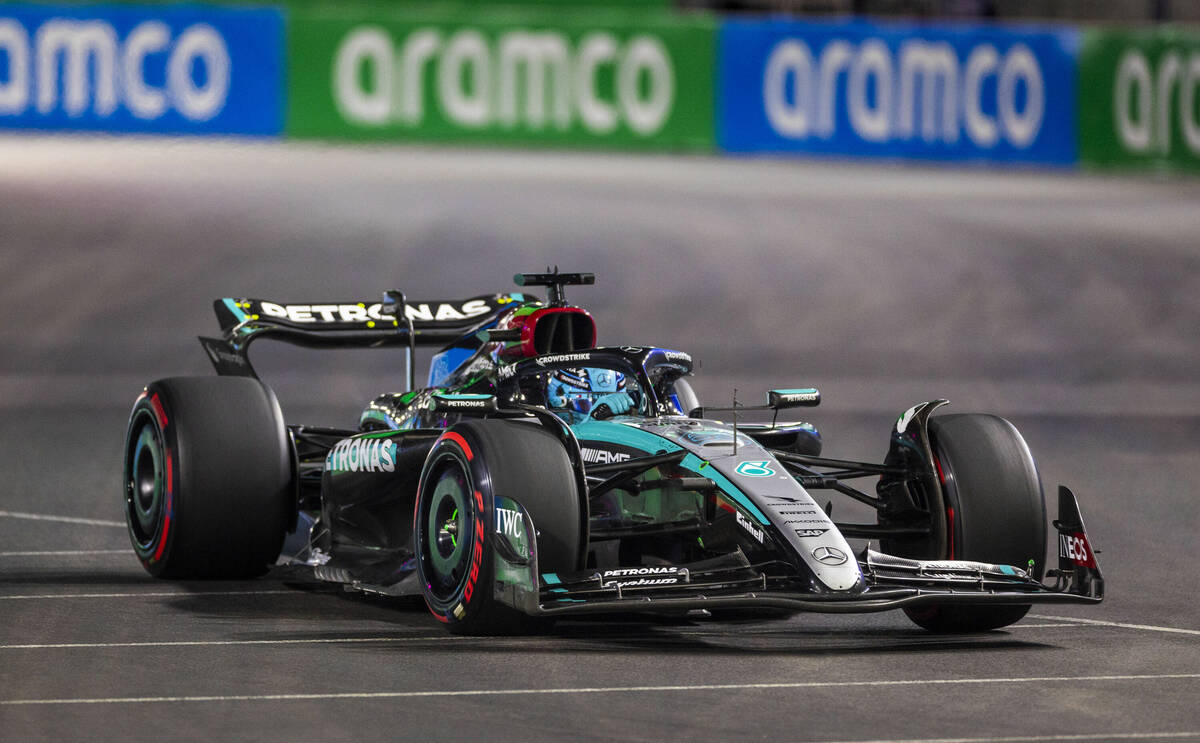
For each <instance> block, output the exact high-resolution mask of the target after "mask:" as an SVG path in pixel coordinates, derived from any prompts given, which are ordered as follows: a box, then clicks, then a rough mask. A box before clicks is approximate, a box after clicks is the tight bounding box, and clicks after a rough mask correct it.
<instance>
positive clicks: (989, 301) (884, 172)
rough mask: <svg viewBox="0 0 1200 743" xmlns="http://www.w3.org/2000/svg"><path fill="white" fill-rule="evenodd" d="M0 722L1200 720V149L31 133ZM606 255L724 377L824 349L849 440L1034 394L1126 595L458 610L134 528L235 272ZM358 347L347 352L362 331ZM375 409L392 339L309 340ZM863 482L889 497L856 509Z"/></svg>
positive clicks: (834, 410) (638, 295)
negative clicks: (830, 153)
mask: <svg viewBox="0 0 1200 743" xmlns="http://www.w3.org/2000/svg"><path fill="white" fill-rule="evenodd" d="M0 164H2V165H0V271H2V272H3V276H4V284H3V286H4V289H3V292H2V294H0V312H2V313H3V317H4V318H5V323H4V325H3V327H2V328H0V349H2V352H0V441H2V442H3V446H2V447H0V472H2V473H3V478H2V484H0V488H2V489H0V740H3V741H5V742H6V743H7V741H14V742H16V741H40V740H98V741H103V740H118V739H120V740H127V739H130V738H136V739H164V740H202V741H214V740H256V741H275V740H278V741H300V740H303V741H308V740H313V741H317V740H321V741H349V740H354V741H370V740H429V741H442V740H445V741H462V740H555V741H558V740H565V739H576V740H649V741H664V740H695V741H708V740H712V741H724V740H734V739H737V740H742V739H745V740H789V741H867V740H872V741H901V740H913V739H920V740H960V741H971V742H973V743H982V741H1060V740H1087V741H1095V740H1158V739H1172V740H1175V739H1192V740H1197V739H1200V608H1198V603H1197V596H1198V595H1200V577H1198V573H1197V571H1196V569H1195V564H1196V562H1197V551H1196V544H1197V541H1196V536H1195V534H1196V531H1197V527H1198V526H1200V506H1198V503H1200V499H1198V498H1197V497H1196V483H1197V482H1200V383H1198V382H1197V378H1198V376H1200V375H1198V372H1200V335H1198V334H1197V331H1196V328H1197V327H1200V251H1198V249H1197V235H1200V183H1197V182H1195V181H1180V180H1154V179H1144V178H1135V177H1120V178H1108V177H1095V176H1085V175H1072V174H1056V173H1050V174H1047V173H1010V174H995V173H988V172H981V171H974V170H941V169H921V168H912V167H895V168H892V167H864V166H860V165H847V164H844V163H836V162H816V163H814V162H769V161H756V160H714V159H708V158H690V157H649V158H625V157H616V156H600V155H595V156H591V155H584V156H577V155H563V154H553V153H520V154H511V153H510V154H502V153H494V152H489V151H482V150H475V151H453V152H452V151H440V150H422V149H407V148H389V149H376V150H370V149H367V150H348V149H338V148H331V147H322V146H298V145H286V146H280V145H266V144H261V145H260V144H245V143H241V144H231V143H227V142H219V141H213V142H193V143H188V144H175V143H168V142H164V141H161V140H147V141H139V140H108V139H80V140H73V141H67V140H55V139H40V138H32V137H28V138H27V137H22V138H10V139H3V140H0ZM554 264H558V265H560V266H561V267H562V268H563V269H564V270H590V271H595V272H596V273H597V276H598V281H597V285H596V286H595V287H594V288H576V289H574V290H573V291H572V292H571V294H570V296H571V297H572V298H573V299H575V300H577V301H579V302H581V303H584V304H586V305H587V306H589V307H590V308H591V309H592V310H593V312H594V314H595V316H596V318H597V321H598V324H599V327H600V335H601V342H611V343H626V342H628V343H639V344H647V343H657V344H660V345H666V346H673V347H677V348H681V349H686V350H689V351H691V352H693V353H694V354H695V355H696V356H697V357H698V358H699V359H700V360H701V361H702V364H703V366H702V369H701V373H700V375H699V376H698V377H697V387H698V389H699V391H700V393H701V395H702V397H703V398H705V399H707V400H722V399H726V398H727V397H729V396H731V395H732V393H733V389H734V387H736V388H737V389H738V394H739V396H740V399H747V398H753V397H755V396H757V395H758V394H760V393H761V391H762V390H763V389H765V388H767V387H770V386H782V385H786V386H794V385H809V384H811V385H814V386H818V387H820V388H821V389H822V391H823V393H824V399H825V401H824V403H823V404H822V407H821V408H819V409H817V410H815V411H812V416H811V417H812V419H813V420H814V421H815V422H816V423H818V425H819V426H820V427H821V429H822V432H823V434H824V437H825V442H826V451H827V452H829V453H831V454H833V455H841V456H847V457H861V458H878V457H879V456H881V455H882V453H883V451H884V448H885V445H886V430H887V427H888V425H889V424H890V423H891V422H892V421H893V420H894V419H895V416H896V415H897V414H898V413H899V412H900V411H901V410H903V409H904V408H906V407H908V406H909V405H912V404H913V403H915V402H918V401H920V400H923V399H930V398H934V397H948V398H950V399H951V400H952V402H953V404H954V407H953V410H956V411H967V410H986V411H991V412H996V413H999V414H1001V415H1005V416H1007V417H1009V418H1010V419H1012V420H1013V421H1014V422H1015V423H1016V424H1017V425H1018V427H1019V428H1020V429H1021V430H1022V431H1023V432H1024V434H1025V436H1026V438H1027V439H1028V441H1029V443H1030V446H1031V448H1032V450H1033V452H1034V454H1035V456H1036V457H1037V459H1038V462H1039V465H1040V468H1041V471H1042V476H1043V480H1044V482H1045V483H1046V485H1047V486H1048V487H1047V490H1049V491H1050V492H1053V491H1052V486H1053V485H1054V484H1056V483H1059V482H1064V483H1068V484H1070V485H1071V486H1073V487H1074V489H1075V490H1076V492H1077V493H1078V494H1079V496H1080V500H1081V503H1082V507H1083V511H1084V516H1085V518H1086V519H1087V522H1088V527H1089V530H1090V532H1091V534H1092V537H1093V541H1094V543H1095V545H1096V546H1097V547H1098V548H1100V549H1101V550H1103V554H1101V556H1100V560H1101V564H1102V566H1103V568H1104V570H1105V574H1106V577H1107V579H1108V589H1109V598H1108V600H1106V602H1105V603H1104V604H1103V605H1101V606H1100V607H1095V608H1068V607H1058V608H1040V609H1035V610H1034V611H1033V612H1032V613H1031V615H1030V616H1029V617H1027V618H1026V619H1025V620H1023V621H1022V622H1020V623H1019V624H1017V625H1014V626H1013V627H1010V628H1007V629H1005V630H1002V631H997V632H991V633H987V634H983V635H973V636H948V637H945V636H943V637H939V636H932V635H929V634H926V633H924V632H922V631H920V630H918V629H917V628H915V627H914V626H912V625H910V624H909V623H908V621H907V620H906V619H905V618H904V616H903V615H902V614H899V613H897V612H891V613H885V614H877V615H865V616H842V617H838V616H822V615H809V616H797V617H793V618H790V619H785V620H780V621H771V622H767V621H747V622H742V623H735V624H716V623H705V622H674V623H670V622H662V621H659V622H651V621H632V620H622V621H621V622H617V623H602V622H594V621H587V622H584V621H564V622H561V623H560V624H559V626H558V628H557V630H556V632H555V633H554V634H553V635H551V636H548V637H538V638H517V639H470V638H468V639H463V638H455V637H450V636H448V635H445V634H443V632H442V630H441V628H440V627H439V626H438V624H437V622H436V621H434V620H433V619H432V617H430V616H429V615H428V614H427V613H426V612H425V611H424V609H423V608H422V607H421V606H420V605H419V604H418V603H412V602H403V601H401V602H396V601H391V602H387V601H381V600H373V599H369V598H363V597H357V596H354V595H348V594H343V593H341V592H340V591H338V590H331V589H330V588H329V587H327V586H322V585H316V586H314V585H310V584H302V583H296V582H294V581H292V580H289V579H287V578H286V577H285V576H281V575H272V576H268V577H267V578H266V579H263V580H258V581H251V582H238V583H169V582H159V581H155V580H153V579H151V578H149V577H148V576H146V575H145V574H144V573H143V572H142V570H141V568H140V567H139V566H138V565H137V563H136V561H135V560H134V558H133V556H132V553H131V552H130V550H129V547H128V544H127V540H126V537H125V533H124V531H123V529H122V526H121V523H120V521H121V512H120V505H119V502H120V484H119V480H120V462H119V460H120V449H121V438H122V436H123V431H124V425H125V419H126V416H127V414H128V409H129V405H130V403H131V401H132V399H133V397H134V395H135V394H136V392H137V391H138V389H139V387H140V385H141V384H143V383H144V382H146V381H149V380H151V379H154V378H157V377H162V376H172V375H178V374H204V373H209V371H208V369H206V362H205V359H204V357H203V354H202V353H201V351H200V348H199V346H198V344H196V343H195V340H194V336H195V335H197V334H200V333H210V332H212V331H213V330H214V329H215V321H214V319H213V317H212V315H211V309H210V303H211V301H212V299H214V298H217V297H221V296H231V295H233V296H236V295H242V294H245V295H251V296H259V297H263V298H267V299H281V300H286V301H313V302H316V301H329V300H333V301H338V300H346V299H354V300H357V299H367V298H371V297H374V296H376V294H377V292H378V291H380V290H381V289H384V288H391V287H398V288H402V289H404V290H405V291H406V292H408V294H409V295H410V296H411V297H414V298H420V299H426V298H427V299H442V298H446V299H450V298H459V297H462V298H465V297H469V296H472V295H475V294H481V293H490V292H494V291H502V290H506V289H507V288H509V284H508V281H509V278H508V277H509V276H510V275H511V274H512V273H513V272H515V271H529V270H537V269H540V268H543V267H545V266H546V265H554ZM334 356H336V359H335V358H334ZM259 366H260V367H261V368H262V370H263V372H264V376H267V377H268V379H269V380H270V381H272V382H273V384H274V385H275V386H276V388H277V389H278V390H279V394H280V397H281V399H282V400H283V403H284V407H285V412H286V413H287V415H288V417H289V419H290V420H293V421H304V422H313V423H333V424H343V425H348V424H350V423H352V422H353V420H354V419H355V417H356V413H357V410H358V408H359V407H360V406H361V404H362V403H363V402H364V401H365V400H366V399H367V398H368V397H370V396H371V395H373V394H374V393H376V392H379V391H382V390H383V389H385V388H389V387H391V388H397V387H398V386H399V385H400V384H401V378H402V364H401V363H400V361H399V359H396V358H394V357H392V356H387V355H381V354H379V353H375V354H360V353H357V352H356V353H349V354H332V355H322V356H320V358H319V359H317V360H314V359H313V352H292V351H289V350H280V351H279V352H278V353H277V354H276V353H273V354H271V356H270V358H266V355H264V357H263V358H261V359H260V360H259ZM839 509H843V506H842V505H840V503H839V504H837V505H835V511H834V513H835V515H843V516H849V515H853V514H854V511H853V509H845V510H841V511H840V513H839Z"/></svg>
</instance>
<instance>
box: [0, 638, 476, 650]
mask: <svg viewBox="0 0 1200 743" xmlns="http://www.w3.org/2000/svg"><path fill="white" fill-rule="evenodd" d="M474 639H478V638H474V637H460V636H457V635H450V634H444V635H429V636H428V637H412V636H409V637H318V638H300V639H290V640H162V641H145V642H54V643H36V644H35V643H30V644H25V645H0V650H59V649H62V650H75V649H80V648H174V647H209V646H216V645H339V644H343V643H344V644H351V643H360V642H442V641H443V640H450V641H454V640H474Z"/></svg>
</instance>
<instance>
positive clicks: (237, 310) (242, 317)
mask: <svg viewBox="0 0 1200 743" xmlns="http://www.w3.org/2000/svg"><path fill="white" fill-rule="evenodd" d="M221 301H222V302H224V303H225V306H226V307H227V308H228V309H229V311H230V312H232V313H233V316H234V317H236V318H237V321H238V322H245V321H246V313H245V312H242V308H241V307H238V306H237V302H234V301H233V300H232V299H222V300H221Z"/></svg>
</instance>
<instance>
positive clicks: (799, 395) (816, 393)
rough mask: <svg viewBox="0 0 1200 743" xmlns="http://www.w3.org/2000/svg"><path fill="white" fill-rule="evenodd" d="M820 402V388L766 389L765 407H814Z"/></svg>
mask: <svg viewBox="0 0 1200 743" xmlns="http://www.w3.org/2000/svg"><path fill="white" fill-rule="evenodd" d="M820 404H821V392H820V390H818V389H816V388H813V387H807V388H805V389H798V390H768V391H767V407H769V408H774V409H776V410H783V409H785V408H814V407H816V406H818V405H820Z"/></svg>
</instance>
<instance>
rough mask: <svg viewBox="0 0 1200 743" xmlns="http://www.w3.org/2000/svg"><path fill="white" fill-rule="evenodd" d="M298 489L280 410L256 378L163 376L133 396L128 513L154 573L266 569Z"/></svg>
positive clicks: (229, 574) (228, 575) (202, 574)
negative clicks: (140, 393)
mask: <svg viewBox="0 0 1200 743" xmlns="http://www.w3.org/2000/svg"><path fill="white" fill-rule="evenodd" d="M295 492H296V485H295V476H294V465H293V457H292V454H291V445H290V443H289V440H288V434H287V429H286V427H285V426H284V423H283V414H282V413H281V412H280V410H279V403H278V401H277V400H276V399H275V394H274V393H273V392H271V390H270V388H268V387H267V386H266V385H264V384H263V383H262V382H259V381H258V380H256V379H249V378H245V377H175V378H171V379H160V380H158V381H157V382H154V383H152V384H150V385H148V386H147V387H146V389H145V391H144V392H143V393H142V395H141V396H140V397H138V399H137V401H136V402H135V403H134V406H133V412H132V413H130V416H129V427H128V430H127V433H126V437H125V520H126V524H127V526H128V531H129V539H130V541H131V542H132V543H133V549H134V551H135V552H136V553H137V556H138V559H140V560H141V562H142V566H143V567H145V569H146V571H147V572H148V573H150V574H151V575H153V576H156V577H160V578H216V579H238V578H248V577H254V576H257V575H262V574H263V573H265V572H266V571H267V569H268V568H269V567H270V565H271V564H272V563H273V562H274V561H275V559H276V558H277V557H278V556H279V551H280V549H281V548H282V545H283V537H284V533H285V532H286V530H287V525H288V522H289V521H290V519H291V516H292V510H293V508H294V506H295V497H296V495H295Z"/></svg>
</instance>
